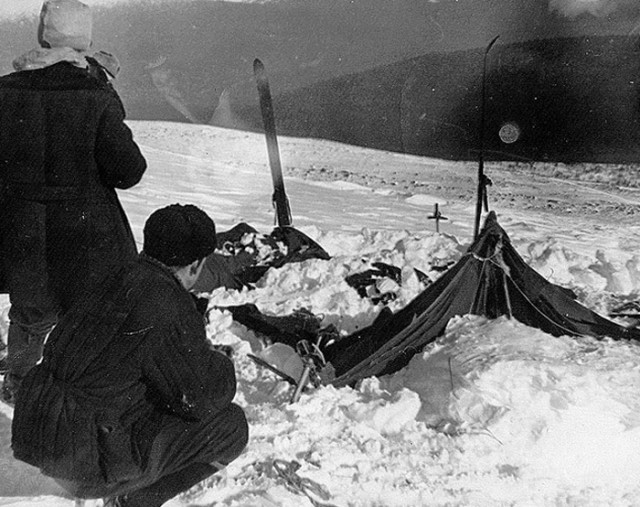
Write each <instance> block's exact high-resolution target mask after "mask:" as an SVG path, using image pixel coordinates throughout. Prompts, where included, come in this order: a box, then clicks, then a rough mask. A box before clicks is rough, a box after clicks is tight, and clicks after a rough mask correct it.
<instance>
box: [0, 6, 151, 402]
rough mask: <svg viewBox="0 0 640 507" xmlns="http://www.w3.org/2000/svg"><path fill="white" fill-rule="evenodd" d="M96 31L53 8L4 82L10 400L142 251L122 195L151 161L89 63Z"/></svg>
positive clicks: (83, 17)
mask: <svg viewBox="0 0 640 507" xmlns="http://www.w3.org/2000/svg"><path fill="white" fill-rule="evenodd" d="M91 29H92V24H91V13H90V10H89V8H88V7H87V6H86V5H85V4H83V3H81V2H78V1H77V0H48V1H46V2H45V3H44V5H43V7H42V11H41V14H40V24H39V27H38V40H39V42H40V45H41V47H38V48H36V49H33V50H31V51H29V52H27V53H25V54H24V55H22V56H20V57H18V58H16V60H15V61H14V68H15V69H16V70H17V72H14V73H12V74H9V75H6V76H2V77H0V104H2V107H1V108H0V206H2V214H1V216H0V282H1V284H2V287H1V289H2V291H3V292H8V293H9V296H10V301H11V309H10V313H9V319H10V327H9V337H8V346H9V348H8V358H7V359H8V368H9V371H8V373H7V374H6V375H5V379H4V384H3V397H4V398H5V399H6V400H7V401H10V402H11V401H12V400H13V397H14V394H15V392H16V390H17V388H18V386H19V384H20V381H21V379H22V377H23V376H24V375H25V374H26V373H27V372H28V371H29V369H30V368H31V367H32V366H33V365H34V364H36V362H37V361H38V360H39V359H40V357H41V354H42V345H43V343H44V340H45V338H46V336H47V334H48V333H49V332H50V331H51V329H52V327H53V326H54V325H55V323H56V322H57V319H58V317H59V315H60V314H61V313H63V312H65V311H66V310H67V309H68V308H69V307H70V306H71V304H72V303H73V301H74V299H75V298H76V297H78V295H79V294H81V293H82V292H83V291H85V290H89V291H90V290H92V289H93V288H94V287H96V286H97V284H98V283H99V280H100V279H102V278H103V277H104V276H105V275H106V274H107V273H108V272H109V271H111V270H113V269H115V268H116V267H117V266H119V265H121V264H122V263H123V262H126V261H128V260H130V259H133V258H135V256H136V255H137V249H136V245H135V242H134V238H133V234H132V233H131V228H130V226H129V223H128V220H127V218H126V216H125V213H124V211H123V209H122V206H121V205H120V202H119V200H118V196H117V194H116V191H115V189H116V188H119V189H126V188H130V187H132V186H133V185H135V184H136V183H138V182H139V181H140V179H141V178H142V175H143V173H144V171H145V170H146V161H145V159H144V157H143V156H142V154H141V152H140V150H139V148H138V146H137V145H136V143H135V142H134V140H133V137H132V134H131V131H130V130H129V128H128V127H127V126H126V125H125V123H124V108H123V107H122V104H121V102H120V100H119V98H118V97H117V94H116V93H115V91H114V90H113V88H112V87H111V85H110V84H109V83H108V82H107V80H106V79H99V78H97V77H96V75H95V72H93V71H92V68H91V66H90V65H89V63H88V61H87V58H86V56H87V53H86V51H87V50H88V49H89V48H90V46H91Z"/></svg>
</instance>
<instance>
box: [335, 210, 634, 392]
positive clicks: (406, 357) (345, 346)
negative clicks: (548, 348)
mask: <svg viewBox="0 0 640 507" xmlns="http://www.w3.org/2000/svg"><path fill="white" fill-rule="evenodd" d="M465 314H475V315H482V316H485V317H488V318H492V319H493V318H497V317H500V316H503V315H506V316H508V317H513V318H515V319H517V320H519V321H520V322H522V323H524V324H526V325H528V326H531V327H535V328H539V329H541V330H543V331H545V332H547V333H549V334H551V335H553V336H562V335H568V336H582V335H587V336H593V337H595V338H598V339H601V338H604V337H610V338H612V339H629V340H636V341H640V330H637V329H631V328H625V327H622V326H619V325H618V324H616V323H614V322H612V321H610V320H608V319H606V318H604V317H602V316H600V315H598V314H596V313H595V312H593V311H591V310H589V309H588V308H586V307H584V306H583V305H581V304H580V303H578V302H577V301H576V300H575V295H574V294H573V293H572V292H571V291H570V290H568V289H565V288H563V287H560V286H558V285H554V284H552V283H550V282H549V281H547V280H546V279H545V278H544V277H542V276H541V275H540V274H538V273H537V272H536V271H535V270H534V269H532V268H531V267H529V266H528V265H527V263H526V262H525V261H524V260H523V259H522V258H521V257H520V255H518V253H517V252H516V250H515V248H514V247H513V246H512V245H511V242H510V240H509V237H508V236H507V234H506V232H505V231H504V230H503V229H502V228H501V227H500V225H499V224H498V221H497V218H496V215H495V213H494V212H491V213H489V215H488V216H487V219H486V221H485V224H484V227H483V229H482V231H481V233H480V234H479V235H478V238H477V239H476V241H474V243H473V244H472V245H471V246H470V247H469V249H468V250H467V252H466V254H465V255H464V256H463V257H462V258H461V259H460V260H459V261H458V262H457V263H456V264H455V265H454V266H452V267H451V268H450V269H449V270H448V271H447V272H446V273H444V274H443V275H442V277H440V278H439V279H438V280H436V281H435V282H434V283H433V284H432V285H430V286H429V287H428V288H427V289H426V290H425V291H424V292H422V293H421V294H420V295H418V296H417V297H416V298H415V299H414V300H413V301H411V302H410V303H409V304H408V305H407V306H406V307H404V308H403V309H402V310H400V311H398V312H397V313H395V314H392V313H391V312H385V313H382V314H381V315H380V316H379V317H378V319H376V321H375V322H374V323H373V324H371V325H370V326H368V327H367V328H364V329H362V330H360V331H358V332H357V333H354V334H352V335H349V336H346V337H344V338H342V339H340V341H339V342H338V343H337V344H335V345H334V346H332V347H330V349H329V350H327V351H325V357H326V358H327V360H328V361H329V362H330V363H331V366H332V367H333V370H334V374H335V377H334V378H329V379H327V380H326V381H325V382H326V383H327V384H331V385H334V386H336V387H340V386H345V385H350V384H353V383H354V382H356V381H358V380H360V379H363V378H366V377H371V376H380V375H386V374H390V373H394V372H396V371H398V370H400V369H401V368H403V367H404V366H406V365H407V364H408V363H409V361H410V360H411V358H412V357H413V356H414V355H415V354H416V353H418V352H420V351H421V350H422V349H423V348H424V347H425V346H426V345H427V344H429V343H431V342H433V341H434V340H435V339H436V338H437V337H439V336H440V335H442V334H443V333H444V330H445V327H446V325H447V323H448V322H449V320H450V319H451V318H452V317H455V316H457V315H465Z"/></svg>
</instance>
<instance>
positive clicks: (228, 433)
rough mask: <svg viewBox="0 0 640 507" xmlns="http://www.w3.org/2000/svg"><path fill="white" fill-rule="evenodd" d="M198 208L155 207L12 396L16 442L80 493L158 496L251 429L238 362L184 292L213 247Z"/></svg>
mask: <svg viewBox="0 0 640 507" xmlns="http://www.w3.org/2000/svg"><path fill="white" fill-rule="evenodd" d="M215 243H216V240H215V227H214V223H213V221H212V220H211V219H210V218H209V217H208V216H207V215H206V214H205V213H204V212H203V211H201V210H200V209H198V208H197V207H195V206H191V205H186V206H182V205H179V204H174V205H171V206H168V207H166V208H162V209H160V210H157V211H155V212H154V213H153V214H152V215H151V216H150V217H149V219H148V220H147V223H146V224H145V227H144V247H143V252H142V253H141V254H140V257H139V259H138V260H137V261H135V262H133V263H131V264H128V265H126V266H125V267H123V268H121V269H120V270H118V271H116V272H114V273H113V274H112V275H110V276H109V277H107V279H106V280H105V281H104V283H103V284H102V286H101V287H100V289H98V291H96V292H94V293H93V294H92V295H91V296H90V297H88V298H87V299H85V300H84V301H81V302H78V303H77V304H76V305H75V306H74V307H73V308H72V309H71V310H70V312H69V313H67V314H66V315H65V316H64V317H63V319H62V320H61V322H60V323H59V324H58V325H57V326H56V328H55V329H54V330H53V332H52V333H51V335H50V337H49V339H48V341H47V343H46V346H45V350H44V356H43V359H42V362H41V363H40V364H38V365H36V366H35V367H34V368H33V369H32V370H31V371H30V372H29V374H28V375H27V376H26V377H25V379H24V382H23V384H22V386H21V389H20V391H19V392H18V396H17V399H16V406H15V412H14V419H13V425H12V448H13V452H14V455H15V457H16V458H17V459H19V460H22V461H25V462H27V463H29V464H31V465H34V466H36V467H39V468H40V469H41V470H42V472H43V473H44V474H45V475H48V476H51V477H53V478H54V479H56V480H57V482H58V483H59V484H61V485H62V486H63V487H64V488H65V489H66V490H67V491H68V492H69V493H70V495H72V496H74V497H80V498H106V500H105V505H108V506H126V507H154V506H160V505H162V504H163V503H164V502H166V501H167V500H169V499H170V498H172V497H174V496H176V495H177V494H179V493H181V492H183V491H185V490H187V489H189V488H190V487H191V486H193V485H195V484H196V483H198V482H200V481H201V480H203V479H205V478H207V477H209V476H210V475H212V474H214V473H215V472H216V471H218V470H219V469H220V468H221V467H223V466H225V465H227V464H228V463H230V462H231V461H233V460H234V459H235V458H236V457H237V456H238V455H239V454H240V453H241V452H242V450H243V449H244V447H245V446H246V443H247V438H248V428H247V422H246V419H245V416H244V413H243V411H242V409H241V408H240V407H238V406H237V405H235V404H233V403H232V399H233V398H234V395H235V392H236V378H235V371H234V366H233V363H232V362H231V360H230V359H229V358H228V357H227V356H225V355H224V354H222V353H220V352H218V351H215V350H213V349H212V348H211V347H210V345H209V343H208V342H207V339H206V335H205V327H204V319H203V317H202V316H201V315H200V314H199V313H198V311H197V310H196V307H195V304H194V300H193V298H192V296H191V294H190V293H189V292H188V290H189V289H190V288H191V287H192V286H193V284H194V282H195V280H196V279H197V278H198V275H199V271H200V269H201V268H202V263H203V260H204V258H205V257H206V256H207V255H209V254H210V253H211V252H212V251H213V250H214V248H215V246H216V244H215Z"/></svg>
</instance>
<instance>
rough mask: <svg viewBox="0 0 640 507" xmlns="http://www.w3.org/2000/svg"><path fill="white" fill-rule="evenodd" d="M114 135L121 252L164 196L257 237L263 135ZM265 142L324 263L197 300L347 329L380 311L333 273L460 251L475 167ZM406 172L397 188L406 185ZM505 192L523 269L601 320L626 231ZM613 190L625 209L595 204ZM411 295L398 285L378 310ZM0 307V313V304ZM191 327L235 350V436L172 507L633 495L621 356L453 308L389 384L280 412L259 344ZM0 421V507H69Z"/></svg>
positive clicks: (426, 261)
mask: <svg viewBox="0 0 640 507" xmlns="http://www.w3.org/2000/svg"><path fill="white" fill-rule="evenodd" d="M131 126H132V128H133V130H134V133H135V136H136V139H137V140H138V142H139V143H140V144H141V146H142V148H143V151H144V153H145V155H146V156H147V158H148V160H149V170H148V172H147V174H146V176H145V178H144V180H143V182H142V183H141V184H140V185H139V186H137V187H135V188H134V189H131V190H129V191H126V192H121V193H120V195H121V198H122V201H123V204H124V207H125V209H126V211H127V213H128V214H129V216H130V218H131V221H132V225H133V228H134V233H135V235H136V238H137V239H138V240H139V241H141V238H142V233H141V231H142V225H143V223H144V220H145V219H146V217H147V216H148V215H149V214H150V213H151V212H152V211H153V210H154V209H156V208H157V207H159V206H164V205H166V204H170V203H173V202H181V203H194V204H197V205H199V206H201V207H202V208H203V209H205V210H206V211H207V212H209V213H210V214H211V216H212V217H213V218H214V220H215V221H216V223H217V226H218V228H219V230H225V229H227V228H230V227H231V226H232V225H234V224H236V223H238V222H239V221H245V222H248V223H250V224H251V225H253V226H254V227H256V228H258V229H259V230H261V231H263V232H269V231H270V230H271V228H272V227H273V211H272V209H271V203H270V199H271V179H270V174H269V170H268V167H267V163H266V160H267V157H266V148H265V144H264V139H263V137H262V136H258V135H254V134H248V133H245V132H240V131H231V130H222V129H216V128H212V127H204V126H194V125H183V124H171V123H153V122H149V123H147V122H132V123H131ZM280 144H281V151H282V159H283V164H284V166H285V168H286V171H287V173H288V174H289V175H296V176H295V177H291V176H289V177H287V178H286V186H287V191H288V193H289V196H290V200H291V206H292V210H293V216H294V225H295V226H296V227H297V228H299V229H301V230H302V231H303V232H305V233H307V234H308V235H309V236H311V237H312V238H313V239H315V240H317V241H318V242H319V243H320V244H321V245H322V246H323V247H324V248H325V249H326V250H327V251H328V252H329V253H330V254H331V255H332V259H331V260H329V261H319V260H312V261H306V262H303V263H298V264H289V265H286V266H285V267H283V268H281V269H278V270H271V271H270V272H268V273H267V275H266V276H265V278H264V279H263V280H262V281H261V282H260V283H259V284H258V287H257V288H256V290H253V291H243V292H237V291H224V290H217V291H214V292H213V293H212V294H210V295H209V297H210V299H211V306H225V305H228V304H239V303H243V302H253V303H255V304H257V305H258V306H259V308H260V309H261V310H262V311H264V312H267V313H269V314H273V315H285V314H288V313H291V312H292V311H293V310H295V309H298V308H306V309H309V310H310V311H312V312H314V313H315V314H318V315H321V316H322V317H323V319H324V320H323V322H324V323H325V324H329V323H331V324H334V325H336V326H337V327H338V328H339V329H340V330H341V331H342V332H343V333H345V334H347V333H350V332H352V331H354V330H355V329H358V328H360V327H362V326H365V325H367V324H369V323H370V322H371V321H372V320H373V318H374V317H375V315H376V314H377V312H378V311H379V310H380V307H379V306H374V305H373V304H371V302H370V301H368V300H363V299H361V298H360V297H359V296H358V295H357V293H356V292H355V291H354V290H353V289H352V288H351V287H349V286H348V285H347V284H346V283H345V281H344V277H345V276H346V275H348V274H352V273H355V272H357V271H359V270H361V269H363V267H365V266H367V265H368V263H370V262H371V261H376V260H380V261H384V262H388V263H391V264H394V265H396V266H399V267H401V268H407V267H417V268H420V269H422V270H425V271H427V273H428V274H429V275H430V276H432V277H436V276H438V273H437V272H435V271H430V266H432V265H433V264H434V263H442V262H444V261H448V260H457V259H458V258H459V257H460V255H461V253H462V252H463V251H464V250H465V248H466V246H467V245H468V243H469V242H470V240H471V235H472V231H473V213H474V209H475V206H474V203H473V202H472V199H469V197H468V196H469V195H473V178H474V168H472V167H470V166H465V165H457V164H452V163H444V162H441V161H437V160H427V159H421V158H418V157H409V156H401V155H398V154H392V153H385V152H376V151H371V150H364V149H360V148H354V147H351V146H346V145H339V144H335V143H329V142H324V141H314V140H308V139H307V140H301V139H288V138H283V139H281V141H280ZM489 170H491V169H489ZM504 170H505V168H495V171H496V173H495V174H497V172H498V171H502V172H504ZM305 174H306V175H309V174H313V175H318V178H320V177H322V179H323V181H309V180H307V179H304V178H302V177H301V176H302V175H305ZM501 174H502V173H501ZM323 175H324V176H323ZM332 175H334V176H335V175H338V176H340V175H342V177H343V178H344V180H341V181H331V180H332V179H333V177H332ZM499 178H502V176H499ZM499 178H497V179H499ZM381 179H385V182H384V183H381ZM409 180H412V181H414V184H413V185H409V186H408V187H404V186H403V184H402V182H404V181H409ZM507 180H508V181H509V183H508V185H509V186H508V187H507V186H506V185H507V184H506V183H505V186H504V187H503V190H504V189H506V188H512V189H517V188H518V182H520V183H521V184H522V185H528V187H527V189H528V190H530V191H531V190H532V189H534V188H535V189H536V192H539V194H538V195H539V196H540V197H541V198H542V197H543V196H544V195H545V192H546V191H547V190H548V191H549V192H550V193H551V192H553V193H554V194H555V195H561V196H563V198H564V199H566V201H567V202H574V203H576V204H577V205H578V204H582V203H584V202H587V201H590V200H592V197H593V190H592V189H590V188H587V187H584V186H576V185H568V184H565V183H562V182H558V181H553V180H551V179H548V180H544V181H543V180H540V179H539V178H533V177H531V176H529V177H527V175H517V174H514V175H513V178H511V179H509V178H506V177H505V181H507ZM445 181H448V182H453V181H457V182H458V184H459V185H461V186H464V185H471V186H472V189H471V191H469V189H468V188H460V195H462V196H464V197H463V198H459V197H458V198H457V197H456V194H455V192H452V191H451V190H447V189H446V188H445V185H442V183H443V182H445ZM417 182H418V183H420V184H416V183H417ZM394 183H396V184H395V185H394ZM394 189H395V190H394ZM490 192H491V190H490ZM490 195H491V194H490ZM521 195H523V192H518V191H514V192H513V201H514V202H510V201H509V200H508V199H503V198H501V199H500V200H499V201H498V202H497V204H496V207H495V211H496V212H497V214H498V219H499V221H500V223H501V225H502V226H503V227H504V228H505V229H506V231H507V232H508V234H509V236H510V237H511V239H512V241H513V243H514V245H515V246H516V248H517V249H518V251H519V252H520V254H521V255H522V256H523V257H524V258H525V259H526V260H527V261H528V262H529V263H530V264H531V265H532V266H534V267H535V268H536V269H537V270H538V271H539V272H540V273H542V274H543V275H545V276H546V277H548V278H549V279H550V280H552V281H554V282H556V283H561V284H562V285H565V286H570V287H572V288H573V289H575V290H577V292H578V293H579V294H580V297H581V298H582V299H583V301H584V302H585V304H587V305H589V306H590V307H592V308H594V309H596V310H599V311H602V312H605V311H606V309H607V307H608V306H610V305H611V304H612V303H611V300H612V299H613V298H614V296H615V297H616V298H617V300H620V299H622V298H625V297H628V298H632V297H635V293H634V291H636V290H637V289H638V287H639V286H640V277H639V276H638V268H637V263H638V258H637V257H636V252H637V251H638V246H639V244H640V242H639V239H640V235H639V234H638V229H637V227H635V226H633V225H632V224H630V221H629V220H623V219H622V218H620V217H618V218H619V219H616V220H615V221H614V220H612V218H615V217H614V216H613V215H611V214H607V215H606V217H605V216H598V214H597V213H594V214H591V215H589V216H584V215H575V214H574V215H569V214H564V215H559V214H558V213H555V214H550V213H548V212H546V211H544V209H543V208H544V206H541V207H539V208H536V207H531V206H527V205H526V203H527V202H529V201H525V200H521V198H520V197H519V196H521ZM621 198H623V199H630V197H628V196H627V197H624V196H622V197H621V195H620V194H618V193H614V194H611V195H609V196H608V197H603V199H606V200H611V201H616V200H619V199H621ZM519 199H520V200H519ZM435 203H438V204H439V205H440V209H441V211H442V212H443V214H444V215H445V216H447V217H448V218H449V219H448V220H447V221H443V222H441V223H440V232H441V233H440V234H436V233H435V222H434V221H433V220H429V218H428V217H429V215H431V214H432V213H433V206H434V204H435ZM603 209H604V208H603ZM405 272H408V270H405ZM419 290H420V287H419V285H418V284H417V283H416V281H415V280H414V279H410V278H408V279H406V280H405V283H404V284H403V288H402V290H401V291H400V292H399V297H398V299H397V300H395V301H394V302H393V303H392V305H393V308H394V309H397V308H399V307H401V306H403V305H404V304H406V303H407V302H408V301H410V300H411V298H412V297H414V296H415V295H416V294H417V293H418V291H419ZM2 308H3V309H4V311H5V315H6V310H7V308H8V303H7V301H6V300H3V301H2ZM1 331H2V333H3V334H5V335H6V328H5V327H3V328H2V330H1ZM208 334H209V337H210V338H211V339H212V340H213V341H215V342H219V343H226V344H229V345H232V346H233V347H234V349H235V351H236V355H235V357H236V367H237V370H238V382H239V391H238V396H237V402H238V403H240V404H241V405H242V406H243V407H244V408H245V410H246V411H247V415H248V418H249V422H250V428H251V440H250V444H249V446H248V448H247V450H246V452H245V453H244V454H243V455H242V456H241V457H240V458H238V460H236V462H234V463H232V464H231V465H230V466H229V467H228V469H227V470H226V472H225V473H224V474H222V475H221V476H219V477H217V476H216V477H214V478H212V479H210V480H208V481H205V482H204V483H202V484H201V485H200V486H199V487H197V488H195V489H194V490H193V491H191V492H190V493H189V494H188V495H185V496H184V497H182V498H177V499H174V500H173V501H171V502H170V505H171V506H174V507H175V506H180V505H200V506H206V505H217V506H218V505H226V506H248V505H253V506H276V505H277V506H292V507H293V506H296V507H298V506H311V505H312V503H311V502H312V500H311V498H313V499H314V501H318V502H320V503H317V504H316V505H335V506H367V507H369V506H407V505H429V506H431V505H518V506H520V505H522V506H525V505H527V506H529V505H549V504H551V505H554V504H563V505H581V506H582V505H594V506H595V505H634V504H638V503H640V488H639V486H638V484H637V477H638V474H639V473H640V459H639V458H638V456H640V434H639V433H638V432H639V431H640V430H638V427H639V425H640V394H638V393H640V353H639V352H640V349H638V347H637V346H635V345H632V344H627V343H615V342H607V341H605V342H595V341H593V340H591V339H580V340H575V339H569V338H565V337H563V338H553V337H551V336H549V335H546V334H544V333H542V332H540V331H538V330H535V329H531V328H527V327H526V326H524V325H522V324H520V323H518V322H515V321H509V320H506V319H499V320H497V321H487V320H485V319H482V318H477V317H475V318H474V317H468V316H461V317H459V318H456V319H454V320H453V321H452V322H451V323H450V325H449V328H448V331H447V334H446V335H445V336H444V337H443V338H442V339H441V340H439V342H438V343H437V344H435V345H434V346H432V347H430V348H429V349H428V350H427V351H425V353H424V354H419V355H417V356H415V357H414V359H413V361H412V362H411V364H410V365H409V366H408V367H407V368H405V369H404V370H402V371H400V372H398V373H397V374H395V375H393V376H390V377H386V378H382V379H369V380H367V381H365V382H363V384H362V385H361V386H360V387H359V388H358V389H351V388H343V389H334V388H320V389H317V390H315V391H312V392H310V393H308V394H304V395H303V396H302V398H301V399H300V401H298V402H297V403H295V404H290V403H289V400H290V397H291V394H292V393H291V390H290V388H289V387H288V385H287V384H285V383H283V382H279V381H278V380H277V378H276V377H275V376H273V374H271V373H270V372H268V371H266V370H263V369H260V368H259V367H257V366H256V365H255V364H254V363H253V362H251V361H250V360H249V359H248V358H247V357H246V354H247V353H249V352H253V353H259V352H260V351H261V349H262V348H263V345H262V344H261V342H260V340H259V337H257V336H256V335H255V334H254V333H253V332H251V331H249V330H247V329H246V328H244V327H243V326H241V325H239V324H237V323H234V322H233V320H232V318H231V316H230V315H229V314H228V313H226V312H222V311H219V310H212V311H211V312H210V321H209V324H208ZM10 417H11V414H10V411H7V410H5V411H4V412H3V413H2V414H0V469H1V471H2V481H0V505H14V506H32V505H33V506H35V505H43V506H44V505H47V506H71V505H72V502H71V501H70V500H65V499H62V498H60V497H57V496H55V495H54V494H53V489H52V488H53V485H52V484H51V482H50V481H47V480H45V479H43V478H39V476H38V475H37V473H36V472H35V471H34V470H32V469H30V468H28V467H26V466H23V465H22V464H20V463H17V462H15V461H13V460H12V458H11V454H10V449H9V427H10ZM298 465H299V467H298ZM285 472H289V474H288V475H287V474H286V473H285ZM287 478H288V480H287ZM302 478H304V479H306V482H305V481H301V480H300V479H302Z"/></svg>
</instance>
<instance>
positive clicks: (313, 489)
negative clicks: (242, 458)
mask: <svg viewBox="0 0 640 507" xmlns="http://www.w3.org/2000/svg"><path fill="white" fill-rule="evenodd" d="M300 467H301V465H300V463H298V462H297V461H295V460H293V461H286V460H284V459H274V460H273V461H268V462H266V463H258V464H257V465H256V468H258V469H261V470H262V471H264V472H265V473H266V474H267V475H268V476H270V477H272V478H275V479H278V478H279V479H282V480H284V482H285V485H286V487H287V488H288V489H289V490H290V491H293V492H294V493H302V494H303V495H305V496H307V497H308V498H309V500H310V501H311V503H312V504H313V505H315V506H316V507H338V506H337V505H335V504H333V503H329V502H328V500H330V499H331V493H329V491H327V489H326V488H325V487H324V486H323V485H322V484H319V483H317V482H315V481H313V480H311V479H308V478H306V477H300V476H299V475H298V474H297V471H298V470H299V469H300ZM318 498H320V499H318Z"/></svg>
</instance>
